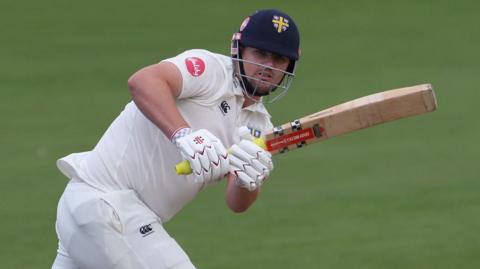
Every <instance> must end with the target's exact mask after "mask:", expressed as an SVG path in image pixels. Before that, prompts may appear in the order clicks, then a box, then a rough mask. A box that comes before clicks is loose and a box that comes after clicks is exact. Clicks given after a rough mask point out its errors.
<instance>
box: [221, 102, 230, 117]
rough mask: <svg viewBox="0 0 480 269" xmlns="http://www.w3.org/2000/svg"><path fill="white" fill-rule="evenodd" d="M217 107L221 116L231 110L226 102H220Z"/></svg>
mask: <svg viewBox="0 0 480 269" xmlns="http://www.w3.org/2000/svg"><path fill="white" fill-rule="evenodd" d="M218 107H219V108H220V111H221V112H222V115H224V116H225V114H227V113H228V111H229V110H230V109H231V108H230V105H229V104H228V103H227V101H222V102H221V103H220V105H219V106H218Z"/></svg>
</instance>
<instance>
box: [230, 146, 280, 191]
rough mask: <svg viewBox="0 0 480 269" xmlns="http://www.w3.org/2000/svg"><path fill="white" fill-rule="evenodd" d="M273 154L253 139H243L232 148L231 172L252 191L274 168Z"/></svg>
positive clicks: (240, 183)
mask: <svg viewBox="0 0 480 269" xmlns="http://www.w3.org/2000/svg"><path fill="white" fill-rule="evenodd" d="M270 157H271V154H270V153H268V152H266V151H265V150H263V149H262V148H260V147H259V146H257V145H255V144H254V143H253V142H252V141H249V140H242V141H240V143H239V144H238V145H233V146H232V147H231V148H230V172H231V173H233V174H235V176H236V177H237V181H236V182H238V184H239V185H240V186H241V187H244V188H246V189H248V190H250V191H252V190H255V189H256V188H257V187H259V186H260V185H261V184H262V183H263V181H264V180H265V178H266V177H267V176H268V175H269V174H270V171H271V170H272V169H273V162H272V160H271V158H270Z"/></svg>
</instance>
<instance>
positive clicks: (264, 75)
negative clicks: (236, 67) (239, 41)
mask: <svg viewBox="0 0 480 269" xmlns="http://www.w3.org/2000/svg"><path fill="white" fill-rule="evenodd" d="M242 58H243V60H244V63H243V67H244V70H245V75H247V76H248V77H252V78H254V79H252V78H249V79H248V81H249V82H250V84H252V86H253V87H254V88H256V89H257V91H258V92H260V93H267V92H269V91H271V90H272V88H274V87H275V86H274V85H278V84H279V83H280V82H281V81H282V78H283V75H284V73H283V72H282V71H285V70H286V69H287V67H288V65H289V63H290V59H289V58H288V57H285V56H281V55H278V54H274V53H271V52H268V51H264V50H260V49H256V48H250V47H246V48H244V49H243V51H242ZM245 61H249V62H253V63H257V64H262V65H264V66H268V67H272V68H265V67H264V66H260V65H256V64H252V63H248V62H245ZM275 69H279V70H275ZM280 70H282V71H280Z"/></svg>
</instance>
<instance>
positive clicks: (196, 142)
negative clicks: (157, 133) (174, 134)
mask: <svg viewBox="0 0 480 269" xmlns="http://www.w3.org/2000/svg"><path fill="white" fill-rule="evenodd" d="M173 142H174V143H175V145H177V147H178V149H179V150H180V153H181V154H182V157H183V158H185V159H186V160H188V161H189V162H190V167H191V168H192V174H193V175H194V176H195V182H197V183H206V182H210V181H218V180H221V179H222V178H223V177H225V175H226V174H227V173H228V172H229V168H230V165H229V162H228V153H227V150H226V149H225V147H224V146H223V144H222V142H221V141H220V139H218V138H217V137H216V136H214V135H213V134H212V133H210V132H209V131H207V130H205V129H200V130H197V131H194V132H191V133H190V134H187V135H185V136H182V137H178V138H175V141H173Z"/></svg>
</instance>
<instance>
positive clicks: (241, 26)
mask: <svg viewBox="0 0 480 269" xmlns="http://www.w3.org/2000/svg"><path fill="white" fill-rule="evenodd" d="M249 21H250V17H246V18H245V19H244V20H243V22H242V25H240V32H241V31H243V29H245V27H247V24H248V22H249Z"/></svg>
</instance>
